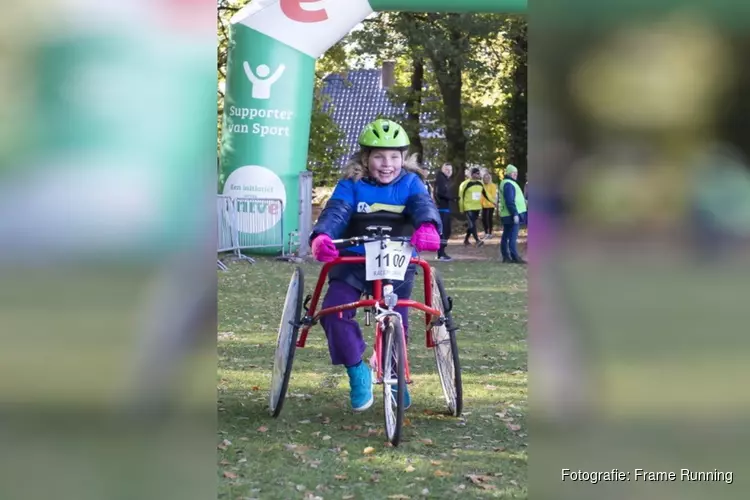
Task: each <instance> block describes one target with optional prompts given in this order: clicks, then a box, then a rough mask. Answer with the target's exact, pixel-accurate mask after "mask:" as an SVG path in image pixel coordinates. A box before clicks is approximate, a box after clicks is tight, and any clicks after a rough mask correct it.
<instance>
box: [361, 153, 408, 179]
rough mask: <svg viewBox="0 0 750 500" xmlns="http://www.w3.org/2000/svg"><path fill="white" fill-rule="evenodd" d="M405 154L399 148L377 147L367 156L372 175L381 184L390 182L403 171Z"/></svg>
mask: <svg viewBox="0 0 750 500" xmlns="http://www.w3.org/2000/svg"><path fill="white" fill-rule="evenodd" d="M403 164H404V155H403V154H402V153H401V151H399V150H397V149H375V150H373V151H372V152H371V153H370V156H369V157H368V158H367V168H368V169H369V170H370V175H371V176H372V177H373V178H374V179H375V180H376V181H378V182H380V183H381V184H388V183H390V182H391V181H393V180H394V179H395V178H396V177H398V175H399V174H400V173H401V167H402V166H403Z"/></svg>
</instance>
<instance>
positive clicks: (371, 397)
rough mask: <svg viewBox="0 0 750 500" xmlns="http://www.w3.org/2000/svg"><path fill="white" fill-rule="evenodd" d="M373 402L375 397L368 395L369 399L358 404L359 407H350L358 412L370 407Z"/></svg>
mask: <svg viewBox="0 0 750 500" xmlns="http://www.w3.org/2000/svg"><path fill="white" fill-rule="evenodd" d="M374 402H375V397H374V396H370V400H369V401H368V402H367V403H365V404H364V405H362V406H360V407H359V408H352V411H353V412H355V413H359V412H362V411H365V410H367V409H368V408H370V407H371V406H372V404H373V403H374Z"/></svg>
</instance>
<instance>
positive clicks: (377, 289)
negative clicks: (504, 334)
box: [297, 257, 440, 378]
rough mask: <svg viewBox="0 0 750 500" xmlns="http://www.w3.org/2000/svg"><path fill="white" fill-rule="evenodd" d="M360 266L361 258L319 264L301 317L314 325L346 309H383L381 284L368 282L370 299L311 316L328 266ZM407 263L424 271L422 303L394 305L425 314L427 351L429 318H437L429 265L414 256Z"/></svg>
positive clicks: (404, 301)
mask: <svg viewBox="0 0 750 500" xmlns="http://www.w3.org/2000/svg"><path fill="white" fill-rule="evenodd" d="M364 263H365V257H339V258H337V259H336V260H334V261H332V262H327V263H325V264H324V265H323V268H322V269H321V270H320V275H319V276H318V281H317V283H316V284H315V291H314V292H313V295H312V299H311V301H310V306H309V307H308V309H307V311H305V317H306V318H312V322H313V323H315V322H317V321H318V320H319V319H320V318H321V317H322V316H325V315H327V314H338V313H340V312H342V311H347V310H350V309H359V308H362V307H373V306H375V305H376V304H378V305H380V306H381V307H383V308H385V303H384V302H383V298H382V293H383V283H382V281H381V280H375V281H372V292H373V293H372V297H373V298H372V299H363V300H358V301H356V302H351V303H349V304H341V305H339V306H335V307H327V308H325V309H321V310H320V311H318V312H317V314H316V313H315V310H316V309H317V307H318V302H319V301H320V296H321V293H322V292H323V286H324V285H325V282H326V278H327V277H328V273H329V271H330V270H331V267H333V266H335V265H338V264H364ZM409 263H410V264H416V265H418V266H420V267H421V268H422V271H423V272H424V292H425V303H424V304H423V303H421V302H418V301H415V300H412V299H399V300H398V302H397V303H396V306H397V307H409V308H413V309H418V310H420V311H422V312H424V313H425V328H426V330H425V347H428V348H431V347H435V344H434V342H433V341H432V336H431V335H430V332H431V329H432V328H431V326H430V324H431V323H432V317H433V316H440V311H438V310H437V309H434V308H433V307H432V268H430V264H429V263H428V262H427V261H425V260H423V259H415V258H414V257H412V258H411V260H410V261H409ZM311 326H312V325H305V326H304V327H303V328H302V331H301V332H300V336H299V339H298V340H297V347H305V342H306V341H307V335H308V333H309V332H310V327H311ZM376 334H377V332H376ZM376 336H377V335H376ZM376 341H377V339H376ZM376 344H377V342H376ZM376 352H377V351H376ZM379 364H380V359H378V365H379ZM406 371H407V373H408V364H407V368H406ZM407 378H408V377H407Z"/></svg>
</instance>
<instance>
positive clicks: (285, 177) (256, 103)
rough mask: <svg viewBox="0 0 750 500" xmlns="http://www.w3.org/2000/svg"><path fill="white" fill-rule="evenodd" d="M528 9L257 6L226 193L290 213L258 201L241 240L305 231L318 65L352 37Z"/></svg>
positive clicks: (231, 70) (236, 64)
mask: <svg viewBox="0 0 750 500" xmlns="http://www.w3.org/2000/svg"><path fill="white" fill-rule="evenodd" d="M526 7H527V1H526V0H460V1H457V0H369V1H368V0H253V1H252V3H250V4H249V5H248V6H247V7H245V8H243V9H242V10H240V11H239V12H238V13H237V14H235V16H234V17H233V18H232V19H231V28H230V47H229V57H228V62H227V78H226V89H225V94H224V95H225V102H224V123H223V135H222V143H221V153H220V160H221V167H220V178H219V193H220V194H224V195H228V196H231V197H233V198H238V197H241V198H259V199H279V200H282V203H283V210H278V207H275V206H270V207H269V205H268V203H267V202H262V201H260V200H259V201H258V202H257V203H252V202H250V203H243V204H241V208H239V211H240V213H239V215H238V216H239V218H240V219H243V217H247V219H245V220H246V222H249V221H250V220H251V218H250V217H248V215H249V214H250V213H252V220H253V221H255V222H256V223H255V224H253V225H252V227H251V226H250V225H249V224H247V223H245V224H243V222H242V220H241V221H240V227H241V231H242V232H244V234H243V233H241V234H240V239H241V240H243V239H244V240H245V241H247V240H248V239H250V240H252V242H253V244H260V245H262V244H264V241H265V242H267V241H273V240H274V239H275V240H278V234H279V230H280V228H279V226H278V225H279V224H283V225H282V227H283V233H284V235H283V238H284V244H285V245H286V244H287V243H288V241H287V239H288V235H289V232H290V231H294V230H297V229H300V228H299V226H298V224H299V200H300V195H299V179H300V174H301V173H302V172H304V171H305V170H306V165H307V147H308V140H309V136H310V113H311V111H312V102H313V87H314V78H315V74H314V72H315V60H316V59H317V58H318V57H320V56H321V55H323V54H324V53H325V51H326V50H328V48H329V47H331V46H332V45H333V44H335V43H336V42H338V41H339V40H340V39H341V38H343V37H344V36H345V35H346V34H347V33H349V31H351V29H352V28H354V27H355V26H356V25H357V24H359V23H360V22H362V21H363V20H364V19H365V18H366V17H367V16H369V15H370V14H372V13H373V12H377V11H411V12H505V13H522V12H525V11H526ZM258 212H262V213H263V214H264V215H263V216H262V217H260V218H259V217H258ZM245 214H247V215H245ZM258 220H260V221H261V222H260V223H257V221H258ZM306 236H307V235H301V237H302V238H305V237H306ZM276 250H278V247H276Z"/></svg>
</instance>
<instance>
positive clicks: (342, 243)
mask: <svg viewBox="0 0 750 500" xmlns="http://www.w3.org/2000/svg"><path fill="white" fill-rule="evenodd" d="M385 240H389V241H401V242H406V243H408V242H410V241H411V237H410V236H388V235H387V234H384V235H377V236H354V237H353V238H344V239H338V240H331V241H332V242H333V244H334V245H335V246H336V248H346V247H350V246H357V245H362V244H364V243H370V242H373V241H385Z"/></svg>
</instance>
